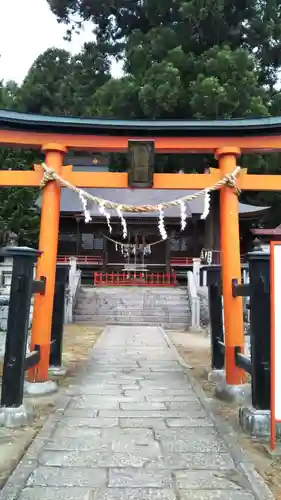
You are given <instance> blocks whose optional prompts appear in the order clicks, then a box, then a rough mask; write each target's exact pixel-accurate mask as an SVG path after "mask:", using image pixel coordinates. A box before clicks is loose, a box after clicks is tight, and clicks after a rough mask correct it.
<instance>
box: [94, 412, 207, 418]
mask: <svg viewBox="0 0 281 500" xmlns="http://www.w3.org/2000/svg"><path fill="white" fill-rule="evenodd" d="M190 413H191V412H190ZM194 415H202V417H204V416H205V415H206V413H205V412H204V410H202V412H201V413H200V412H199V411H196V412H194V413H193V416H194ZM99 416H100V417H107V418H108V417H110V418H113V417H115V418H119V417H123V418H134V417H136V418H184V417H185V416H186V411H180V410H179V411H176V410H151V411H149V410H146V411H144V410H130V411H129V410H127V411H126V410H101V411H100V412H99Z"/></svg>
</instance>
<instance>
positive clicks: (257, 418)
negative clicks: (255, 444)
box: [239, 406, 281, 438]
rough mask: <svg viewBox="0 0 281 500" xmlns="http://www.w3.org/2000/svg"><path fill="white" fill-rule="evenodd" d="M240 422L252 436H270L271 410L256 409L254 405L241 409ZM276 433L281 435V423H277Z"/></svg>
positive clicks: (278, 435)
mask: <svg viewBox="0 0 281 500" xmlns="http://www.w3.org/2000/svg"><path fill="white" fill-rule="evenodd" d="M239 423H240V426H241V428H242V429H243V431H244V432H246V433H247V434H249V435H250V436H252V437H259V438H269V436H270V410H256V408H253V407H252V406H246V407H243V408H240V409H239ZM276 435H277V437H279V438H280V436H281V424H279V423H278V424H276Z"/></svg>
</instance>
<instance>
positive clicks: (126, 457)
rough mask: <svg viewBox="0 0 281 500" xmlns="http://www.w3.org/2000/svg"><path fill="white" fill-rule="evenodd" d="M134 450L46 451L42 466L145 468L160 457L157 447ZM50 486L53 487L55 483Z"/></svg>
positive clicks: (64, 468)
mask: <svg viewBox="0 0 281 500" xmlns="http://www.w3.org/2000/svg"><path fill="white" fill-rule="evenodd" d="M132 448H133V447H132ZM132 448H131V449H130V450H128V451H127V452H123V453H122V452H119V453H117V452H116V453H115V452H111V451H110V452H108V451H103V450H92V451H84V450H83V451H67V452H66V451H63V452H60V451H58V452H56V451H45V452H43V453H42V454H41V456H40V464H41V465H45V466H48V467H50V468H51V469H52V468H53V469H54V470H56V469H58V470H66V469H71V470H76V469H77V468H79V469H80V468H81V470H83V469H82V468H87V467H92V468H95V467H143V466H144V464H145V463H146V462H148V461H149V460H151V459H155V458H156V457H157V456H159V455H160V451H159V448H157V447H153V448H149V447H143V446H139V447H137V446H135V448H133V449H132ZM37 484H38V483H37ZM39 484H41V483H39ZM57 484H60V483H57ZM50 486H53V483H52V484H50ZM54 486H55V484H54Z"/></svg>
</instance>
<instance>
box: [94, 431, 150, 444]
mask: <svg viewBox="0 0 281 500" xmlns="http://www.w3.org/2000/svg"><path fill="white" fill-rule="evenodd" d="M101 436H102V437H103V439H105V440H106V441H107V440H111V441H118V440H120V439H122V438H126V439H127V438H130V439H131V440H133V441H134V442H135V443H138V444H146V443H147V442H149V441H151V439H153V437H154V434H153V431H152V429H121V428H120V427H113V428H112V429H103V430H102V431H101Z"/></svg>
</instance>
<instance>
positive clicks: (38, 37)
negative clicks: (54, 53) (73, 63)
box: [0, 0, 120, 83]
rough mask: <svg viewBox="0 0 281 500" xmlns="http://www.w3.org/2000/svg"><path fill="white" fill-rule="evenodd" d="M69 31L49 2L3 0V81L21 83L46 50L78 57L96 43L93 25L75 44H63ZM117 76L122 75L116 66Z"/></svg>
mask: <svg viewBox="0 0 281 500" xmlns="http://www.w3.org/2000/svg"><path fill="white" fill-rule="evenodd" d="M65 31H66V27H65V26H63V25H62V24H58V22H57V20H56V17H55V16H54V15H53V14H52V12H51V11H50V8H49V5H48V3H47V0H0V80H1V79H4V80H6V81H7V80H15V81H16V82H18V83H21V82H22V80H23V79H24V77H25V75H26V74H27V72H28V69H29V68H30V66H31V65H32V63H33V61H34V60H35V59H36V57H37V56H38V55H39V54H41V53H42V52H44V51H45V50H46V49H48V48H50V47H58V48H61V49H66V50H68V51H70V52H72V53H76V52H79V50H80V48H81V46H82V45H83V43H85V42H86V41H89V40H92V39H93V35H92V33H91V25H87V26H86V27H85V28H84V31H83V32H82V33H81V35H79V36H78V35H75V36H74V37H73V40H72V42H66V41H64V40H63V37H64V35H65ZM113 74H114V75H115V76H118V75H120V68H119V67H118V66H116V65H114V66H113Z"/></svg>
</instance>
